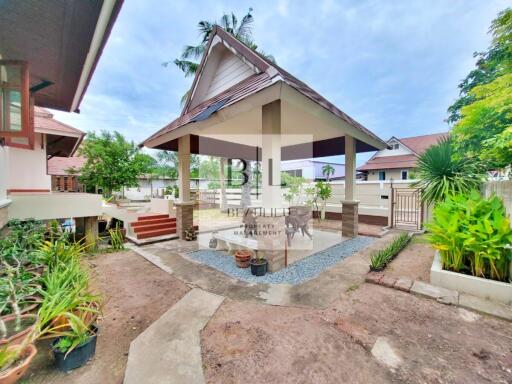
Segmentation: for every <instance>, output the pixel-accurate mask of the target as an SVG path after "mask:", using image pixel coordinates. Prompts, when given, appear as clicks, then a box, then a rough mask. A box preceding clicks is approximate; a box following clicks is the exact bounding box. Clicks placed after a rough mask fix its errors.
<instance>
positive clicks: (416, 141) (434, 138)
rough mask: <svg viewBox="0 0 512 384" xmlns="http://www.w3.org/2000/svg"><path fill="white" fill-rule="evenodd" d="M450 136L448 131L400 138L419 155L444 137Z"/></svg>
mask: <svg viewBox="0 0 512 384" xmlns="http://www.w3.org/2000/svg"><path fill="white" fill-rule="evenodd" d="M445 137H448V133H447V132H442V133H432V134H430V135H423V136H414V137H404V138H403V139H398V140H400V141H401V142H402V143H403V144H404V145H405V146H406V147H407V148H409V149H412V150H413V151H414V152H416V153H417V154H418V155H421V154H422V153H423V152H425V151H426V150H427V149H428V148H430V147H431V146H433V145H434V144H437V142H438V141H439V140H440V139H442V138H445Z"/></svg>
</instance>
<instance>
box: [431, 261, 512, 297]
mask: <svg viewBox="0 0 512 384" xmlns="http://www.w3.org/2000/svg"><path fill="white" fill-rule="evenodd" d="M430 283H431V284H432V285H435V286H438V287H443V288H448V289H452V290H455V291H459V292H463V293H468V294H470V295H473V296H477V297H481V298H482V299H488V300H492V301H499V302H501V303H505V304H508V305H511V304H512V284H510V283H506V282H502V281H497V280H491V279H484V278H482V277H477V276H472V275H466V274H464V273H458V272H451V271H446V270H443V267H442V263H441V257H440V255H439V252H436V255H435V257H434V262H433V263H432V268H431V269H430Z"/></svg>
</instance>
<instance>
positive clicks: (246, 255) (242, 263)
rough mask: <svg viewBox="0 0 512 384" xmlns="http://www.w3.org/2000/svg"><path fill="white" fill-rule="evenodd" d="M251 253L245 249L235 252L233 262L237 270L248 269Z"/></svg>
mask: <svg viewBox="0 0 512 384" xmlns="http://www.w3.org/2000/svg"><path fill="white" fill-rule="evenodd" d="M250 260H251V252H250V251H248V250H247V249H239V250H237V251H236V252H235V262H236V266H237V267H238V268H249V262H250Z"/></svg>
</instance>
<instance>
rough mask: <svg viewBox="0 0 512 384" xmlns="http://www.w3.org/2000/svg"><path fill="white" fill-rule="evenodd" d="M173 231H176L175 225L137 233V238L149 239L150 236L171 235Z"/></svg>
mask: <svg viewBox="0 0 512 384" xmlns="http://www.w3.org/2000/svg"><path fill="white" fill-rule="evenodd" d="M173 233H176V228H175V227H174V228H164V229H156V230H150V231H144V232H139V233H135V236H137V239H149V238H150V237H157V236H163V235H171V234H173Z"/></svg>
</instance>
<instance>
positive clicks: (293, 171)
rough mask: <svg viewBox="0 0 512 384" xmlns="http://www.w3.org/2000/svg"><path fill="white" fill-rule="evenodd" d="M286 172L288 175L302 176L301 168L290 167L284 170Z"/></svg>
mask: <svg viewBox="0 0 512 384" xmlns="http://www.w3.org/2000/svg"><path fill="white" fill-rule="evenodd" d="M285 172H286V173H287V174H289V175H290V176H294V177H302V169H291V170H288V171H285Z"/></svg>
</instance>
